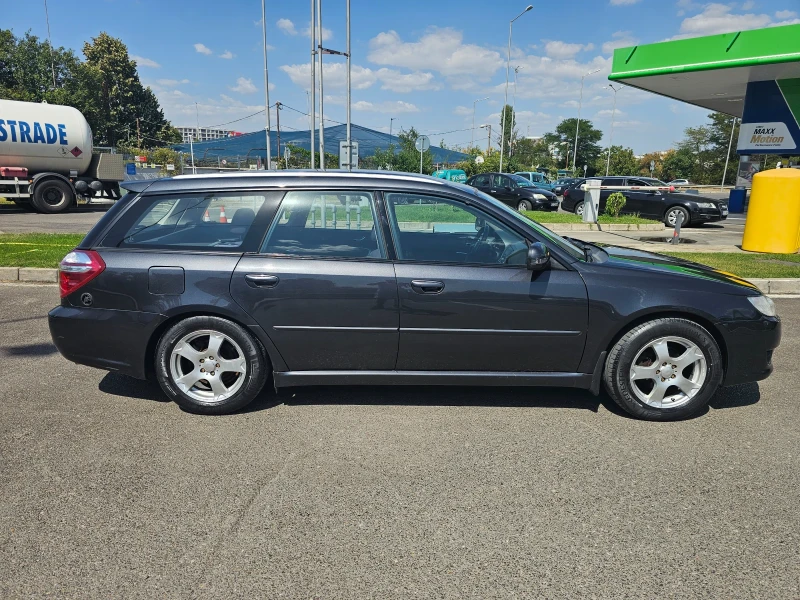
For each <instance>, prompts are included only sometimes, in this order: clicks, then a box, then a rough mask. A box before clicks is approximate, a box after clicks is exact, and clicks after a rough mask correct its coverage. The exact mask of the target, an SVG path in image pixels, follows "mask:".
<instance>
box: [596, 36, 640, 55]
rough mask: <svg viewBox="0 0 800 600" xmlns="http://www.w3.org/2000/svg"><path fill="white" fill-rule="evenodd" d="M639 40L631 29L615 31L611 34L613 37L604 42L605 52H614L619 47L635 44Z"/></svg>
mask: <svg viewBox="0 0 800 600" xmlns="http://www.w3.org/2000/svg"><path fill="white" fill-rule="evenodd" d="M638 42H639V40H637V39H636V38H635V37H633V33H632V32H630V31H615V32H614V33H612V34H611V39H610V40H608V41H607V42H605V43H604V44H603V54H613V53H614V50H616V49H617V48H625V47H627V46H635V45H636V44H637V43H638Z"/></svg>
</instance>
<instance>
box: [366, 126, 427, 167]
mask: <svg viewBox="0 0 800 600" xmlns="http://www.w3.org/2000/svg"><path fill="white" fill-rule="evenodd" d="M418 137H419V133H417V130H416V129H414V128H413V127H412V128H411V129H409V130H408V131H406V130H401V131H400V133H399V134H398V135H397V138H398V140H399V141H400V147H399V149H398V148H397V147H396V146H395V145H394V144H390V145H389V148H388V149H387V150H381V149H377V150H375V155H374V156H373V161H374V163H375V166H377V168H379V169H380V168H386V167H387V166H388V167H389V168H390V169H391V170H392V171H405V172H406V173H419V158H420V156H419V152H418V151H417V149H416V147H415V146H414V144H415V142H416V141H417V138H418ZM422 172H423V173H428V174H430V173H433V153H432V152H431V150H430V148H429V149H428V150H426V151H425V152H423V153H422Z"/></svg>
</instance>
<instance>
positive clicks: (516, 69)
mask: <svg viewBox="0 0 800 600" xmlns="http://www.w3.org/2000/svg"><path fill="white" fill-rule="evenodd" d="M521 68H522V67H521V66H519V65H517V66H516V67H514V96H513V100H511V116H512V118H516V116H517V73H519V70H520V69H521ZM513 145H514V123H511V139H509V140H508V160H509V161H511V154H512V151H513V150H514V146H513Z"/></svg>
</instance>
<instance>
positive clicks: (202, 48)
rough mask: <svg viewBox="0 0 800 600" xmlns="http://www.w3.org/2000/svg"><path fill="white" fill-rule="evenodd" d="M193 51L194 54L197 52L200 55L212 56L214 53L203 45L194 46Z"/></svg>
mask: <svg viewBox="0 0 800 600" xmlns="http://www.w3.org/2000/svg"><path fill="white" fill-rule="evenodd" d="M194 49H195V51H196V52H199V53H200V54H206V55H208V54H214V51H213V50H212V49H211V48H209V47H208V46H206V45H205V44H195V45H194Z"/></svg>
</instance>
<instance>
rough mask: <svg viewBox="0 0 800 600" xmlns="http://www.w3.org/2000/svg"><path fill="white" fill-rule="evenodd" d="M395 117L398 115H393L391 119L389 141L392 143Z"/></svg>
mask: <svg viewBox="0 0 800 600" xmlns="http://www.w3.org/2000/svg"><path fill="white" fill-rule="evenodd" d="M395 119H397V117H392V118H391V119H389V143H390V144H391V143H392V124H393V123H394V122H395Z"/></svg>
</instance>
